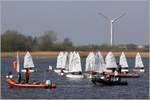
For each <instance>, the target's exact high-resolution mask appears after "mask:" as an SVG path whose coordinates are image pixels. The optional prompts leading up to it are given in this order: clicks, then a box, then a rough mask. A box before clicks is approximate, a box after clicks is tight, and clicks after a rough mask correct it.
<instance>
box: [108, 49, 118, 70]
mask: <svg viewBox="0 0 150 100" xmlns="http://www.w3.org/2000/svg"><path fill="white" fill-rule="evenodd" d="M105 62H106V66H105V72H112V70H113V69H117V64H116V59H115V56H114V55H113V53H112V52H108V54H107V56H106V58H105Z"/></svg>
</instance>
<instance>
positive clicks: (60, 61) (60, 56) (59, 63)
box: [54, 52, 64, 73]
mask: <svg viewBox="0 0 150 100" xmlns="http://www.w3.org/2000/svg"><path fill="white" fill-rule="evenodd" d="M63 60H64V53H63V52H60V53H59V54H58V56H57V64H56V69H55V70H54V72H56V73H60V72H61V69H62V68H63V65H62V64H63Z"/></svg>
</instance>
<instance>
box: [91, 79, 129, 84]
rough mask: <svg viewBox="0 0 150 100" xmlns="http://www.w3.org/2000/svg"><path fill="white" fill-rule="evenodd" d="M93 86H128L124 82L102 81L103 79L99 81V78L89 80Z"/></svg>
mask: <svg viewBox="0 0 150 100" xmlns="http://www.w3.org/2000/svg"><path fill="white" fill-rule="evenodd" d="M91 81H92V82H93V83H94V84H95V85H97V83H98V84H102V85H109V86H113V85H128V83H127V82H126V81H121V82H119V81H108V80H104V79H100V78H92V80H91Z"/></svg>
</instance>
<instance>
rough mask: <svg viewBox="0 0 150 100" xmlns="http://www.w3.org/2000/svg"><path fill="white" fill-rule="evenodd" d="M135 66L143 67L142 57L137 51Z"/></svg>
mask: <svg viewBox="0 0 150 100" xmlns="http://www.w3.org/2000/svg"><path fill="white" fill-rule="evenodd" d="M135 68H144V65H143V62H142V58H141V55H140V53H139V52H138V53H137V54H136V57H135Z"/></svg>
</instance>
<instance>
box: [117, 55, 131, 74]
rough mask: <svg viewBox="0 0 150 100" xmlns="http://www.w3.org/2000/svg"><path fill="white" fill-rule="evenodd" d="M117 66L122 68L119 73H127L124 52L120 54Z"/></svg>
mask: <svg viewBox="0 0 150 100" xmlns="http://www.w3.org/2000/svg"><path fill="white" fill-rule="evenodd" d="M119 64H120V65H121V67H122V69H121V72H129V69H128V63H127V59H126V56H125V54H124V52H122V54H121V56H120V60H119Z"/></svg>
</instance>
